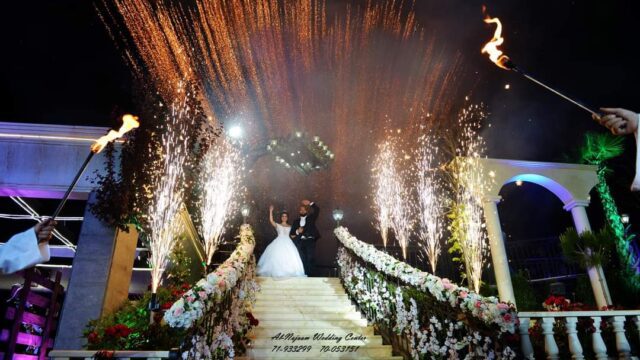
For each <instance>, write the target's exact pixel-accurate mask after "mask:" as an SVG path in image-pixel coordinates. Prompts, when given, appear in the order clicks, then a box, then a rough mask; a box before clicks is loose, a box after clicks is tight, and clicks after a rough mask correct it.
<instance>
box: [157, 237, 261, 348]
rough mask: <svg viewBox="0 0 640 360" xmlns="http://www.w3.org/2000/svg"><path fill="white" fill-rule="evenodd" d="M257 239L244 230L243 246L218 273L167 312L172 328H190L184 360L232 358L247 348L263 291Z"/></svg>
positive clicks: (200, 284) (209, 276) (211, 274)
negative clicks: (257, 269)
mask: <svg viewBox="0 0 640 360" xmlns="http://www.w3.org/2000/svg"><path fill="white" fill-rule="evenodd" d="M254 246H255V238H254V236H253V231H252V230H251V227H250V226H249V225H242V227H241V228H240V243H239V244H238V247H237V248H236V250H235V251H234V252H233V253H232V254H231V256H230V257H229V259H227V260H226V261H225V262H224V263H223V264H222V265H220V266H219V267H218V268H217V269H216V271H214V272H212V273H210V274H209V275H207V277H206V278H204V279H201V280H200V281H198V283H196V285H195V286H194V287H192V288H191V289H190V290H189V291H187V292H186V293H185V294H184V295H183V296H182V297H181V298H180V299H179V300H178V301H176V302H175V303H174V304H173V305H172V306H171V308H170V309H169V310H168V311H167V312H166V313H165V315H164V319H165V321H166V322H167V323H168V324H169V325H170V326H172V327H178V328H184V329H190V330H191V331H192V333H193V335H192V336H191V339H190V340H187V343H186V344H185V347H186V349H185V351H184V352H183V354H182V357H183V358H184V359H198V360H199V359H232V358H233V357H234V356H235V354H236V353H238V352H242V351H243V350H244V348H245V347H246V344H245V342H246V336H245V335H246V333H247V332H248V330H249V329H250V328H251V327H253V326H257V325H258V320H257V319H255V318H254V317H253V314H252V313H251V307H252V306H253V304H254V303H255V294H256V292H258V291H259V286H258V284H257V283H256V281H255V279H254V276H255V266H256V262H255V258H254V257H253V248H254Z"/></svg>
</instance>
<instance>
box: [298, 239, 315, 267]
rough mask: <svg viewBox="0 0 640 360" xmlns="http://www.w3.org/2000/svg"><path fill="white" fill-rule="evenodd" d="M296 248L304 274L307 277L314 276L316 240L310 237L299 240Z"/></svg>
mask: <svg viewBox="0 0 640 360" xmlns="http://www.w3.org/2000/svg"><path fill="white" fill-rule="evenodd" d="M296 246H297V247H298V252H299V253H300V258H301V260H302V265H303V266H304V273H305V274H306V275H307V276H314V275H315V268H316V239H315V238H312V237H308V238H304V239H300V241H299V242H298V243H297V244H296Z"/></svg>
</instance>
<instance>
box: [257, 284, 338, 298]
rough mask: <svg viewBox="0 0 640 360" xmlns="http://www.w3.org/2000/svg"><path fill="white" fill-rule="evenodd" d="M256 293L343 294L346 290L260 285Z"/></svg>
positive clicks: (336, 287)
mask: <svg viewBox="0 0 640 360" xmlns="http://www.w3.org/2000/svg"><path fill="white" fill-rule="evenodd" d="M257 294H258V295H279V294H305V295H308V296H315V295H345V294H346V292H345V291H344V289H343V288H342V287H339V286H335V287H309V288H306V289H300V288H299V287H278V286H273V287H264V286H263V287H262V289H261V290H260V291H259V292H258V293H257Z"/></svg>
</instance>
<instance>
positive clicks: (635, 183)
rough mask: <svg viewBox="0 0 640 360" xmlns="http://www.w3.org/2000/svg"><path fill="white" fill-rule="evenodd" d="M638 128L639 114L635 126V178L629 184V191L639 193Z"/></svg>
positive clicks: (639, 157) (639, 146)
mask: <svg viewBox="0 0 640 360" xmlns="http://www.w3.org/2000/svg"><path fill="white" fill-rule="evenodd" d="M639 127H640V114H638V126H636V132H635V133H634V135H635V137H636V176H635V177H634V178H633V183H631V191H640V173H639V171H640V143H638V128H639Z"/></svg>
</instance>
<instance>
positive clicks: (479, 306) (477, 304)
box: [475, 300, 482, 309]
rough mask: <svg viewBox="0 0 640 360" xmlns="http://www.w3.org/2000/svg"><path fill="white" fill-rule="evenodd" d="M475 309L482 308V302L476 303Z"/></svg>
mask: <svg viewBox="0 0 640 360" xmlns="http://www.w3.org/2000/svg"><path fill="white" fill-rule="evenodd" d="M475 306H476V308H478V309H479V308H481V307H482V302H480V300H478V301H476V305H475Z"/></svg>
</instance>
